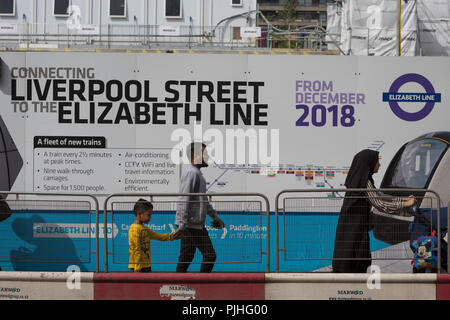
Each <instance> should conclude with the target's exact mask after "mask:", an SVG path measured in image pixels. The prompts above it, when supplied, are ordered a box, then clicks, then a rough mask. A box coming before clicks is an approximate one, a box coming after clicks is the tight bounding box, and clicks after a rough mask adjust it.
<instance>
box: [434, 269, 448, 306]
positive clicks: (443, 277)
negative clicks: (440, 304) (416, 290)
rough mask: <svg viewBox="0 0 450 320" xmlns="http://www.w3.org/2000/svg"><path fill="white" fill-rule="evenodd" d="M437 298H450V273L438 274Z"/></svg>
mask: <svg viewBox="0 0 450 320" xmlns="http://www.w3.org/2000/svg"><path fill="white" fill-rule="evenodd" d="M436 299H437V300H450V274H438V275H437V285H436Z"/></svg>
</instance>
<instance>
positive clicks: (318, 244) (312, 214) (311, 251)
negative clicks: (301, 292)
mask: <svg viewBox="0 0 450 320" xmlns="http://www.w3.org/2000/svg"><path fill="white" fill-rule="evenodd" d="M366 191H369V190H368V189H305V190H301V189H293V190H283V191H281V192H280V193H278V194H277V196H276V199H275V230H276V239H275V246H276V248H275V256H276V272H279V271H280V254H282V253H283V254H284V258H285V260H297V261H309V262H316V264H315V268H313V269H314V270H316V271H317V270H318V271H320V270H324V271H325V270H327V271H330V270H328V269H329V267H326V266H327V264H326V262H331V261H333V260H352V259H350V258H342V259H340V258H336V259H335V258H334V257H333V246H334V244H335V235H336V227H337V223H338V218H339V212H340V209H341V207H342V204H343V199H344V198H343V197H341V196H338V197H336V194H337V195H339V192H343V193H344V192H366ZM372 191H373V190H372ZM376 192H385V193H388V194H398V195H399V196H400V195H404V194H405V193H408V194H414V195H422V196H420V198H421V199H419V200H421V201H422V206H424V205H425V207H426V208H429V209H430V212H429V213H430V219H431V221H432V220H433V219H435V220H437V221H436V229H437V230H436V231H437V239H438V241H437V242H438V243H437V249H436V251H437V260H438V272H441V237H440V235H441V206H442V204H441V200H440V197H439V195H438V194H437V193H436V192H434V191H433V190H424V189H377V190H376ZM295 193H297V194H301V193H303V194H308V196H306V197H299V196H296V197H287V194H295ZM311 194H319V195H323V196H315V195H313V196H311ZM381 195H382V194H381ZM381 195H380V196H381ZM424 195H425V196H424ZM383 196H385V195H383ZM281 199H282V200H283V202H282V205H281V206H280V204H281V203H280V200H281ZM425 202H426V203H425ZM280 213H282V214H283V223H284V224H283V229H282V231H280V228H279V214H280ZM412 213H413V212H412ZM434 213H436V215H434ZM294 215H300V216H303V219H300V220H302V222H300V223H298V224H297V225H294V227H295V229H294V233H295V235H300V234H302V232H303V233H304V234H307V235H308V237H306V238H305V239H306V241H310V243H306V244H304V243H303V244H302V243H299V242H301V240H300V239H298V236H297V239H296V240H295V241H294V242H292V243H290V242H289V241H287V238H289V232H290V231H291V230H289V229H287V228H290V227H292V223H293V222H292V221H290V220H288V219H291V218H292V216H294ZM375 216H377V215H375ZM384 216H385V217H386V216H387V217H388V218H389V217H391V218H396V221H395V222H392V221H387V222H386V221H384V222H383V221H382V220H381V222H380V221H379V222H378V223H377V224H378V227H380V228H383V229H385V231H383V232H381V237H387V239H382V241H388V242H391V244H392V243H395V244H400V243H402V242H405V241H406V240H409V235H410V233H409V231H408V226H409V223H410V222H411V221H412V219H413V217H414V216H415V215H411V216H410V218H409V219H408V218H407V217H398V216H397V215H395V214H387V215H386V214H385V215H384ZM447 217H448V215H447ZM297 220H298V219H297ZM361 221H362V222H361V223H362V224H366V225H369V223H371V222H370V221H363V220H361ZM346 223H351V222H350V221H347V222H346ZM290 224H291V225H290ZM319 226H320V227H319ZM428 231H429V233H431V230H428ZM376 232H377V230H374V233H376ZM280 233H281V234H280ZM379 233H380V232H379ZM382 233H384V234H382ZM287 234H288V235H287ZM317 234H319V237H317ZM366 234H367V232H366ZM376 236H377V235H376ZM376 236H375V237H376ZM281 239H283V241H284V247H283V248H280V240H281ZM344 241H345V240H344ZM365 241H366V242H367V243H365V244H364V245H365V246H367V247H368V246H369V244H370V240H369V239H368V238H367V240H365ZM287 246H293V249H291V248H289V247H287ZM381 248H382V247H380V248H379V249H381ZM370 249H372V250H370V251H373V249H375V248H374V247H373V245H372V248H370ZM408 249H409V248H406V247H405V246H404V247H402V246H399V247H395V246H394V247H388V248H387V249H386V250H384V251H381V250H380V251H379V252H377V251H375V253H374V255H375V256H374V257H372V259H371V258H367V257H363V258H355V259H353V260H365V259H366V258H367V259H366V260H369V259H371V260H395V261H400V260H409V261H411V258H412V251H411V250H408ZM298 252H300V256H295V253H298ZM293 254H294V257H293V256H292V255H293ZM400 254H401V255H402V256H401V257H399V255H400ZM328 265H329V263H328ZM447 266H448V265H447ZM320 267H322V268H323V269H321V268H320ZM324 267H325V268H324ZM309 271H312V270H309Z"/></svg>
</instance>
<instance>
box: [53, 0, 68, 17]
mask: <svg viewBox="0 0 450 320" xmlns="http://www.w3.org/2000/svg"><path fill="white" fill-rule="evenodd" d="M69 6H70V0H54V1H53V15H54V16H55V17H68V16H69V13H68V12H67V9H68V8H69Z"/></svg>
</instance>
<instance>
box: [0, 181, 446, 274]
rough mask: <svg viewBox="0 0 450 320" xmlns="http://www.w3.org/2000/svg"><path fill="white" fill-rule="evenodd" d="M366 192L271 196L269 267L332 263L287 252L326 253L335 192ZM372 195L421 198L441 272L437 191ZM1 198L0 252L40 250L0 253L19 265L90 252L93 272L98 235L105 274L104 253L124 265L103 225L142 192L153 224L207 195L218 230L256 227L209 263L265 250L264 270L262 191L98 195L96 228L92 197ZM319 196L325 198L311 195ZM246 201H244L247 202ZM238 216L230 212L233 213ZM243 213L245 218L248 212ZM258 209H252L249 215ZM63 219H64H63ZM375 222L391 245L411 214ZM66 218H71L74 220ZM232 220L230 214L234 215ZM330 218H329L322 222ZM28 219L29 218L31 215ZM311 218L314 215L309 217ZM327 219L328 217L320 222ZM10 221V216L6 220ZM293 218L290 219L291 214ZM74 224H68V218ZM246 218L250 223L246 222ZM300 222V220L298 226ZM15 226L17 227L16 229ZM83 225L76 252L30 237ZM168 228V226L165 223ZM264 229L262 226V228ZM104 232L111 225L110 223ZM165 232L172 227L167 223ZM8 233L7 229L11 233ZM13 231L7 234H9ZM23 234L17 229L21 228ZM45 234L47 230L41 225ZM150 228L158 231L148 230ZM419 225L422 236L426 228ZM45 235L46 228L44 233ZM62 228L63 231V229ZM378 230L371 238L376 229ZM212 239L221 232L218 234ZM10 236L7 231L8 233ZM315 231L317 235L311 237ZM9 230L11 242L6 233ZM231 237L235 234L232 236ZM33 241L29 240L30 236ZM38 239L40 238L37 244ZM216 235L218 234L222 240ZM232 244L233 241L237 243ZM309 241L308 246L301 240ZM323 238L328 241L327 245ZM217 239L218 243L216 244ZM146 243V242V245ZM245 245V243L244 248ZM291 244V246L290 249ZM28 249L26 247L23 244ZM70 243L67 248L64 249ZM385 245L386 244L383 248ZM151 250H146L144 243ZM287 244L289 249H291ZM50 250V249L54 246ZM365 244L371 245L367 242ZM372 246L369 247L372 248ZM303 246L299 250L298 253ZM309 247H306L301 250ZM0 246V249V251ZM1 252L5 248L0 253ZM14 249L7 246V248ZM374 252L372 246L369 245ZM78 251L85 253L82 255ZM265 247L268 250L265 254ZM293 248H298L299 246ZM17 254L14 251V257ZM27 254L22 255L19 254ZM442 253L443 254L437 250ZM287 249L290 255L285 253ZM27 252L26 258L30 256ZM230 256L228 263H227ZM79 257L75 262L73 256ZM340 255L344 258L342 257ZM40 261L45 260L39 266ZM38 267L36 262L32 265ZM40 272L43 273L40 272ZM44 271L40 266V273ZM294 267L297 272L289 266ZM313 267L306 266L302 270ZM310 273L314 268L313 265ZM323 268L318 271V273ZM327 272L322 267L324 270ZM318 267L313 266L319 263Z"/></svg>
mask: <svg viewBox="0 0 450 320" xmlns="http://www.w3.org/2000/svg"><path fill="white" fill-rule="evenodd" d="M364 191H367V189H305V190H302V189H293V190H283V191H281V192H280V193H278V194H277V196H276V199H275V205H276V207H275V239H272V240H275V247H276V248H275V250H274V251H275V252H274V253H275V268H276V270H275V272H280V255H281V254H284V258H285V260H286V261H306V260H309V261H314V260H315V261H319V262H320V263H322V262H324V261H332V260H333V258H332V257H331V255H328V256H320V257H318V256H313V255H304V256H298V255H297V256H295V254H296V253H297V252H299V250H298V248H299V246H303V247H302V248H301V249H302V250H303V252H307V253H310V252H313V253H315V252H317V251H314V250H316V249H317V248H316V247H315V246H317V245H318V244H319V245H320V243H318V242H320V241H322V247H324V246H323V244H324V243H325V244H326V245H328V249H327V250H328V252H330V250H331V247H330V245H332V244H333V243H334V241H331V240H334V235H335V229H336V224H337V219H338V215H339V211H340V208H341V206H342V203H343V197H341V196H340V194H339V193H345V192H364ZM376 192H383V193H390V194H392V193H394V194H397V193H399V194H402V195H405V194H415V195H421V196H419V200H421V201H422V205H421V207H422V208H424V207H426V208H428V209H427V210H428V211H427V212H426V213H427V214H429V219H430V221H431V222H432V223H433V224H434V227H433V228H434V229H436V231H437V242H438V245H437V249H436V251H437V256H438V272H441V269H442V268H441V267H442V265H441V257H442V251H441V250H442V239H441V236H440V235H441V234H442V222H443V220H442V217H443V216H444V215H442V214H443V213H444V212H443V211H442V208H441V207H442V203H441V199H440V197H439V195H438V194H437V193H436V192H435V191H433V190H425V189H376ZM299 193H300V194H302V193H303V194H307V196H302V197H299V196H298V195H296V196H294V197H289V196H287V195H288V194H299ZM0 194H2V195H7V196H8V198H7V199H6V202H7V203H8V204H9V205H10V207H11V209H12V215H13V216H12V217H14V218H16V219H14V218H13V219H11V218H9V219H11V221H12V222H14V221H16V220H17V219H20V221H19V220H18V222H21V223H18V222H16V223H14V228H16V229H14V228H13V223H11V224H5V222H2V223H0V233H1V234H2V237H1V238H2V241H1V242H0V245H1V246H0V249H2V248H3V249H4V248H6V247H8V250H9V251H8V252H12V251H11V249H14V248H15V247H18V246H19V244H18V241H24V242H25V243H28V244H31V247H36V249H43V250H40V251H37V250H34V253H36V254H35V255H30V253H33V250H31V251H30V250H27V249H26V247H27V245H25V246H24V247H20V246H19V247H20V248H18V250H15V255H14V259H11V257H12V256H11V255H8V254H7V255H5V253H3V256H1V255H0V261H6V262H12V260H15V261H16V262H19V263H29V264H30V263H31V264H33V263H38V262H39V263H45V264H52V263H74V264H76V263H77V262H79V263H89V262H90V259H91V258H90V256H91V254H95V269H96V271H97V272H99V271H100V270H99V256H100V251H99V250H100V249H99V242H100V239H101V238H102V239H103V240H104V257H105V270H104V271H105V272H108V260H109V259H108V257H110V256H112V261H113V264H126V263H128V261H126V259H127V258H128V255H127V253H128V252H127V250H126V249H127V248H125V246H124V245H123V244H120V242H114V237H113V236H111V239H110V241H112V252H109V251H108V241H107V239H108V238H109V237H108V236H107V235H108V229H109V227H112V226H113V224H114V223H117V222H118V223H122V225H128V226H129V225H131V223H132V220H131V219H132V218H134V217H133V214H132V206H133V205H134V203H135V200H136V199H134V198H136V197H142V198H146V199H148V198H150V200H151V201H152V203H153V205H154V218H153V220H152V221H151V222H150V223H155V224H157V223H158V222H160V219H163V218H165V219H166V220H167V218H169V219H170V220H171V221H174V218H175V206H176V205H177V204H178V203H180V201H179V200H177V199H178V198H177V197H179V196H193V195H195V196H199V195H200V196H207V197H209V199H210V201H209V202H210V203H212V204H213V207H214V208H215V209H216V210H217V211H218V212H219V216H221V217H222V219H223V217H226V219H224V222H225V224H226V227H227V228H228V227H231V225H235V226H236V225H238V226H239V225H240V226H241V227H242V225H243V224H247V225H253V226H254V227H255V230H256V232H254V234H253V235H252V236H253V237H252V238H251V239H250V238H249V239H247V242H248V243H247V244H246V243H245V241H244V240H246V239H245V237H243V238H242V237H241V238H240V239H241V240H242V241H237V242H234V243H233V240H231V239H229V238H226V239H225V241H228V242H223V244H220V242H216V244H215V245H214V246H215V247H217V248H218V252H219V255H218V257H221V258H220V259H219V260H218V261H217V262H216V263H217V264H231V263H238V264H242V263H254V264H255V263H256V264H261V263H263V262H264V261H263V260H262V256H263V255H266V257H267V261H266V262H267V265H266V269H267V271H268V272H269V271H270V261H271V259H270V258H271V257H270V252H271V250H270V241H271V233H270V216H269V214H270V208H269V201H268V199H267V197H266V196H265V195H263V194H259V193H211V194H195V193H192V194H179V193H163V194H158V193H155V194H113V195H110V196H108V197H107V198H106V200H105V202H104V210H105V211H104V225H103V226H101V225H100V222H99V204H98V199H97V198H96V197H95V196H93V195H88V194H56V193H22V192H0ZM317 194H319V195H326V196H317ZM54 197H58V198H59V197H66V198H73V200H66V199H63V200H55V199H54ZM216 197H219V198H220V197H234V198H238V197H245V199H243V200H242V201H239V200H235V199H233V200H231V201H230V200H228V201H226V200H225V201H223V200H215V201H213V200H212V198H216ZM255 197H256V198H258V201H256V200H253V199H254V198H255ZM116 198H119V199H120V200H122V201H113V200H114V199H115V200H117V199H116ZM154 198H177V199H174V200H172V199H164V200H156V201H154ZM248 198H251V200H248ZM449 209H450V202H449V203H448V207H447V215H446V217H447V218H446V220H447V239H446V241H447V251H446V255H447V259H448V257H450V246H448V225H450V214H449ZM52 213H57V214H59V216H58V219H59V220H58V221H56V220H55V221H53V220H52V219H48V216H50V217H51V214H52ZM236 213H238V214H236ZM249 213H251V214H252V215H248V214H249ZM255 213H259V214H255ZM42 214H44V215H45V217H44V220H42V219H37V217H38V216H41V217H42ZM280 214H282V218H283V226H282V227H283V229H280V225H279V215H280ZM61 215H62V216H63V220H64V221H61V219H60V218H61ZM64 215H66V216H67V221H66V219H65V217H64ZM92 215H95V222H92V221H91V216H92ZM264 215H265V216H266V223H265V225H264V223H263V221H264V220H263V217H264ZM295 215H297V216H298V215H300V216H301V217H305V216H310V217H314V218H312V219H309V220H308V221H307V219H306V220H305V219H303V220H302V219H297V221H289V219H293V216H295ZM248 216H250V218H249V219H251V221H250V220H243V219H246V217H248ZM375 216H376V217H378V218H377V219H381V220H379V221H376V225H378V226H382V227H383V229H384V234H382V233H383V232H381V233H380V232H378V231H377V230H376V229H374V231H373V234H374V236H375V238H377V239H380V240H381V241H384V242H386V243H388V244H392V243H400V244H401V243H402V241H405V242H407V240H409V236H410V230H407V229H405V225H408V224H409V223H410V222H411V221H412V219H415V217H414V216H411V217H407V216H404V217H402V216H398V215H393V214H392V215H391V214H382V213H379V212H378V213H377V214H375ZM74 217H79V218H78V219H76V221H75V220H74ZM235 217H238V218H235ZM330 217H331V219H330ZM384 218H387V219H388V220H389V218H395V220H396V221H397V220H398V223H397V222H394V223H393V222H390V221H387V222H386V221H384V220H383V219H384ZM33 219H34V220H33ZM108 219H110V223H111V225H108ZM314 219H315V220H314ZM327 219H328V220H327ZM13 220H14V221H13ZM294 220H295V219H294ZM74 221H75V223H74ZM249 221H250V222H249ZM298 221H300V223H298ZM21 224H23V227H22V226H20V225H21ZM81 224H82V225H85V226H87V225H88V226H90V227H92V225H94V224H95V230H92V228H89V230H90V231H89V232H88V233H87V236H86V237H84V239H80V238H79V237H77V236H74V237H70V239H71V241H80V246H81V247H82V248H83V252H81V253H79V252H72V254H71V253H70V252H69V251H68V250H67V246H66V247H65V248H66V250H65V251H64V248H63V247H64V243H65V242H64V241H63V240H64V238H62V239H61V238H59V239H58V238H57V237H56V238H55V237H53V236H52V237H47V236H46V235H45V234H37V233H41V232H42V233H45V230H44V227H49V226H50V227H56V226H57V227H63V228H67V227H71V228H74V227H77V226H79V225H81ZM166 224H167V225H168V223H166ZM319 225H320V228H321V229H322V231H321V232H322V233H320V234H319V233H317V232H316V231H314V229H313V228H316V227H318V226H319ZM19 226H20V227H21V228H22V229H23V228H25V229H23V230H22V229H20V228H19V229H17V227H19ZM264 227H265V229H264ZM101 229H103V231H102V234H100V232H99V230H101ZM110 229H112V228H110ZM170 229H171V231H173V230H172V228H170ZM11 230H12V231H11ZM14 230H15V231H17V232H16V233H15V235H14V234H12V233H11V232H13V231H14ZM21 230H22V231H23V232H22V231H21ZM208 230H209V231H212V233H214V230H213V229H212V228H209V227H208ZM47 231H48V230H47ZM111 231H112V232H111V234H113V233H114V230H111ZM156 231H158V230H156ZM230 231H231V230H230V229H228V235H229V234H230ZM428 231H431V230H427V233H429V232H428ZM49 232H51V231H49ZM65 232H67V229H65ZM164 232H169V229H168V228H166V229H165V231H164ZM264 232H265V236H266V238H265V240H266V244H265V246H266V248H267V250H265V251H264V249H265V248H264V247H263V239H264V237H263V236H264ZM377 232H378V233H379V234H381V236H379V235H378V234H377ZM219 233H220V234H219V236H218V237H217V238H220V236H221V235H223V233H222V232H221V231H220V232H219ZM291 233H292V236H293V238H292V239H294V241H291V240H289V235H290V234H291ZM8 234H10V235H8ZM93 234H95V239H94V240H95V251H92V250H91V245H90V243H91V240H92V235H93ZM317 234H319V235H320V236H321V238H320V239H319V240H318V238H317ZM12 235H14V239H16V240H17V241H16V240H14V239H12V238H11V237H10V236H12ZM302 235H303V238H304V239H307V241H304V239H303V243H302V239H301V236H302ZM236 238H238V237H236ZM36 239H37V240H36ZM12 240H14V241H15V242H14V245H13V246H9V244H8V241H12ZM41 240H42V241H41ZM222 240H223V239H222ZM33 241H37V242H38V243H36V242H35V243H34V244H33ZM280 241H283V244H284V246H283V247H282V248H281V246H280ZM81 242H82V243H81ZM238 242H239V243H238ZM308 242H309V243H308ZM327 242H328V244H327ZM217 243H219V244H217ZM152 246H153V245H152ZM246 246H247V247H246ZM293 246H297V247H293ZM28 247H30V246H29V245H28ZM69 247H70V246H69ZM385 247H388V245H385ZM152 248H153V247H152ZM168 248H170V250H172V251H171V253H172V254H175V251H174V248H175V246H170V247H169V246H167V245H164V243H161V245H160V246H156V247H154V249H155V253H156V254H155V256H162V257H163V259H159V260H157V259H155V260H154V261H152V264H164V263H170V264H171V263H176V262H177V261H174V260H167V259H166V258H167V256H166V255H165V254H166V253H167V252H168V251H167V249H168ZM292 248H293V249H294V250H292ZM48 249H50V251H53V253H51V254H49V252H50V251H49V250H48ZM55 249H56V251H55ZM371 249H374V248H373V247H372V248H371ZM375 249H377V248H375ZM233 250H239V251H240V252H241V253H242V255H241V259H240V260H236V259H234V258H235V256H233V255H231V254H230V255H228V254H229V253H230V252H232V251H233ZM305 250H307V251H305ZM308 250H309V251H308ZM0 251H1V250H0ZM3 251H4V252H6V251H5V250H3ZM13 251H14V250H13ZM371 251H374V250H371ZM86 252H88V253H89V255H88V256H87V255H86ZM272 252H273V251H272ZM300 252H301V250H300ZM17 253H18V255H17ZM25 253H28V256H27V255H26V254H25ZM372 253H373V256H372V260H377V261H378V260H392V261H402V260H411V254H412V251H411V249H410V248H409V246H407V245H405V246H404V247H401V246H399V247H397V246H396V245H394V246H391V247H388V248H387V249H386V250H385V251H376V250H375V251H374V252H372ZM444 253H445V251H444ZM293 254H294V255H293ZM30 257H31V258H30ZM233 259H234V260H233ZM81 260H83V261H81ZM345 260H348V259H345ZM192 263H193V264H195V263H199V262H197V261H194V262H192ZM47 266H48V265H47ZM38 267H39V266H38ZM43 271H44V270H43ZM47 271H48V270H47ZM297 271H299V270H297ZM310 271H313V270H310ZM316 271H317V270H316ZM324 271H325V270H324ZM328 271H329V270H328ZM319 272H320V268H319ZM447 273H450V267H449V265H448V261H447Z"/></svg>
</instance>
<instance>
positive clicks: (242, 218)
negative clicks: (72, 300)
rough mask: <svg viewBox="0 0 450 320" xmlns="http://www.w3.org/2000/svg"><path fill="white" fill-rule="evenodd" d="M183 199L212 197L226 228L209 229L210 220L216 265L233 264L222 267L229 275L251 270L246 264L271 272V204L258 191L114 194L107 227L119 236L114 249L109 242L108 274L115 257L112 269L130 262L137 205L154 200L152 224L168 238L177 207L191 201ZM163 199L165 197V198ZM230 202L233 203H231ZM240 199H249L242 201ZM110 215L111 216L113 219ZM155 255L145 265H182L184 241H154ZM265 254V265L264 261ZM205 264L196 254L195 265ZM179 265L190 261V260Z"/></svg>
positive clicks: (114, 238) (107, 206)
mask: <svg viewBox="0 0 450 320" xmlns="http://www.w3.org/2000/svg"><path fill="white" fill-rule="evenodd" d="M179 196H205V197H208V198H209V200H208V202H209V203H210V204H211V205H212V206H213V208H214V209H215V210H216V212H217V213H218V215H219V217H220V218H221V219H222V221H223V222H224V223H225V228H224V229H215V228H213V227H210V226H209V220H210V218H208V219H207V221H206V229H207V231H208V233H209V237H210V239H211V242H212V244H213V247H214V250H215V252H216V256H217V259H216V260H215V263H214V264H215V265H222V266H223V265H228V266H227V267H226V268H225V267H224V268H223V269H225V270H226V271H248V269H247V268H242V267H241V268H240V267H239V266H242V265H243V264H253V265H254V268H252V271H269V270H270V242H269V241H270V209H269V201H268V199H267V198H266V197H265V196H264V195H262V194H256V193H211V194H197V193H190V194H113V195H111V196H109V197H108V198H107V199H106V200H105V204H104V208H105V211H104V212H106V213H107V214H105V215H104V228H105V229H106V228H110V229H111V228H112V229H117V234H114V235H113V236H112V237H111V240H110V241H109V242H110V243H111V251H109V250H108V247H109V246H110V245H109V244H108V242H105V271H106V272H107V271H108V270H109V269H110V268H109V256H112V266H114V265H115V264H122V265H124V264H128V263H129V251H128V249H129V244H128V241H127V239H128V229H129V227H130V226H131V225H132V224H133V221H134V213H133V206H134V204H135V203H136V201H137V200H138V198H144V199H147V200H151V203H152V204H153V214H152V218H151V221H150V222H149V225H151V227H152V229H153V231H155V232H158V233H166V234H167V233H171V232H174V231H175V230H176V229H177V226H176V225H175V213H176V210H177V207H178V206H179V205H180V204H184V203H186V202H185V201H181V200H179V198H174V197H179ZM133 197H134V198H133ZM161 198H165V199H164V200H161ZM167 198H168V199H167ZM224 198H225V199H224ZM230 198H232V200H228V199H230ZM237 198H245V199H242V200H237ZM120 199H122V200H120ZM166 199H167V200H166ZM213 199H217V200H213ZM219 199H220V200H219ZM222 199H224V200H222ZM200 202H204V201H198V200H189V201H188V203H189V204H193V203H200ZM264 216H265V218H264ZM108 217H110V219H109V221H108ZM124 238H125V239H124ZM150 252H151V258H150V259H151V261H146V262H143V263H145V264H149V263H150V262H151V265H158V264H168V265H174V264H177V263H178V257H179V254H180V244H179V241H174V242H172V241H153V240H152V241H151V249H150ZM264 256H265V257H266V259H265V260H266V261H264ZM201 260H202V259H200V257H199V256H196V258H194V260H193V261H192V264H200V263H202V261H201ZM180 262H181V263H187V262H186V261H180ZM172 269H173V270H171V271H174V270H175V268H172ZM240 269H245V270H240Z"/></svg>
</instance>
